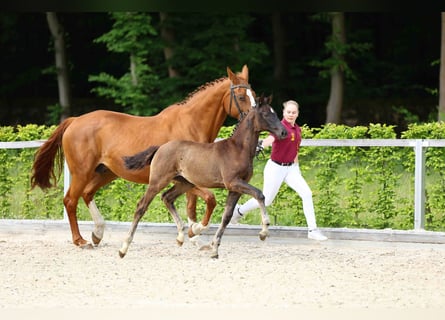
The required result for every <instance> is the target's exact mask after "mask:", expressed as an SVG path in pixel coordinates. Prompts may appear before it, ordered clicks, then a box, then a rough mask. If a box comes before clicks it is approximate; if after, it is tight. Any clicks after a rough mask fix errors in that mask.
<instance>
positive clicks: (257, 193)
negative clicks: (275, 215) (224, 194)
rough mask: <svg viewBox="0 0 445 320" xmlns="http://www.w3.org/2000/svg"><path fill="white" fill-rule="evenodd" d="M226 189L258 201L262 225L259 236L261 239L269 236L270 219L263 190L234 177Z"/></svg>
mask: <svg viewBox="0 0 445 320" xmlns="http://www.w3.org/2000/svg"><path fill="white" fill-rule="evenodd" d="M227 189H229V190H232V191H235V192H239V193H241V194H247V195H250V196H251V197H253V198H255V199H256V200H257V201H258V203H259V205H260V210H261V225H262V229H261V231H260V233H259V237H260V239H261V240H265V239H266V238H267V237H268V236H269V225H270V220H269V216H268V214H267V211H266V205H265V203H264V194H263V192H262V191H261V190H260V189H258V188H255V187H254V186H252V185H250V184H248V183H247V182H245V181H244V180H241V179H236V180H234V181H231V182H230V184H229V185H228V186H227Z"/></svg>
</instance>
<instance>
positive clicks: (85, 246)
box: [79, 243, 93, 249]
mask: <svg viewBox="0 0 445 320" xmlns="http://www.w3.org/2000/svg"><path fill="white" fill-rule="evenodd" d="M79 248H80V249H93V245H92V244H91V243H85V244H82V245H80V246H79Z"/></svg>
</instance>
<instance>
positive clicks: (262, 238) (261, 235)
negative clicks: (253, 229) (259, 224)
mask: <svg viewBox="0 0 445 320" xmlns="http://www.w3.org/2000/svg"><path fill="white" fill-rule="evenodd" d="M258 235H259V237H260V240H261V241H264V240H266V238H267V237H268V236H269V233H265V232H260V233H259V234H258Z"/></svg>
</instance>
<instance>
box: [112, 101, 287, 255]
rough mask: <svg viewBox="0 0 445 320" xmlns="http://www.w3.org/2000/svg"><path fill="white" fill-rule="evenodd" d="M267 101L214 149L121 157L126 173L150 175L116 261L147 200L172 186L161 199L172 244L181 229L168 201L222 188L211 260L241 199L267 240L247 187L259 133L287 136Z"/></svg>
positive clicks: (172, 148)
mask: <svg viewBox="0 0 445 320" xmlns="http://www.w3.org/2000/svg"><path fill="white" fill-rule="evenodd" d="M271 100H272V97H271V96H270V97H263V96H261V98H259V99H258V106H257V107H254V108H252V110H251V111H250V112H249V113H248V114H247V115H246V116H245V118H244V119H243V120H241V122H240V123H239V124H238V126H237V128H236V130H235V131H234V133H233V135H232V136H231V137H230V138H228V139H225V140H221V141H217V142H214V143H197V142H192V141H183V140H175V141H170V142H168V143H166V144H163V145H162V146H160V147H150V148H148V149H146V150H145V151H143V152H140V153H138V154H136V155H134V156H132V157H125V158H124V160H125V165H126V167H127V168H128V169H133V170H139V169H141V168H143V167H144V166H146V165H150V168H151V174H150V180H149V184H148V189H147V191H146V192H145V194H144V196H143V197H142V199H141V200H140V201H139V203H138V205H137V209H136V212H135V215H134V220H133V223H132V225H131V228H130V230H129V233H128V236H127V238H126V239H125V240H124V242H123V244H122V247H121V249H120V250H119V255H120V256H121V257H124V256H125V254H126V253H127V251H128V247H129V245H130V243H131V241H132V240H133V236H134V234H135V231H136V228H137V225H138V223H139V220H140V219H141V218H142V216H143V215H144V214H145V211H146V210H147V208H148V206H149V205H150V203H151V201H152V200H153V198H154V197H155V196H156V195H157V194H158V193H159V192H161V191H162V190H163V189H164V188H165V187H166V186H167V185H168V184H169V183H170V182H172V181H173V182H174V186H173V187H171V188H170V189H169V190H167V191H166V192H165V193H164V194H163V195H162V199H163V201H164V203H165V205H166V206H167V208H168V210H169V211H170V213H171V214H172V216H173V218H174V220H175V222H176V225H177V227H178V237H177V241H178V243H179V244H182V242H183V241H184V234H183V229H184V225H183V222H182V220H181V218H180V217H179V214H178V212H177V211H176V208H175V206H174V201H175V200H176V198H178V197H179V196H180V195H181V194H184V193H185V192H187V191H188V190H190V189H191V188H194V187H195V186H199V187H205V188H225V189H227V190H228V191H229V193H228V196H227V200H226V206H225V209H224V214H223V217H222V221H221V224H220V226H219V228H218V230H217V232H216V234H215V236H214V238H213V241H212V243H211V248H212V253H211V257H212V258H217V257H218V247H219V245H220V243H221V237H222V235H223V233H224V230H225V228H226V226H227V224H228V223H229V221H230V219H231V217H232V213H233V208H234V207H235V204H236V203H237V202H238V199H239V198H240V197H241V195H242V194H248V195H250V196H252V197H253V198H255V199H257V200H258V202H259V203H260V207H261V215H262V230H261V232H260V234H259V236H260V239H261V240H264V239H266V237H267V236H268V235H269V230H268V226H269V217H268V215H267V212H266V207H265V205H264V195H263V193H262V192H261V190H259V189H257V188H255V187H253V186H251V185H250V184H248V182H249V181H250V179H251V177H252V174H253V159H254V156H255V151H256V147H257V144H258V139H259V135H260V132H261V131H269V132H270V133H272V134H274V135H275V136H277V137H278V138H284V137H286V135H287V131H286V129H285V128H284V126H283V125H282V124H281V121H280V120H279V119H278V116H277V114H276V113H275V112H274V110H273V109H272V107H271V106H270V102H271Z"/></svg>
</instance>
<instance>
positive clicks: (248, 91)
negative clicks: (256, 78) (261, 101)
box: [246, 89, 256, 107]
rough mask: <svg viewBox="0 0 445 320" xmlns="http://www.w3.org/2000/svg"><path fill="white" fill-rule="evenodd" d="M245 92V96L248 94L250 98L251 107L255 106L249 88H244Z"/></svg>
mask: <svg viewBox="0 0 445 320" xmlns="http://www.w3.org/2000/svg"><path fill="white" fill-rule="evenodd" d="M246 94H247V96H248V97H249V99H250V105H251V106H252V107H255V106H256V102H255V99H254V98H253V95H252V91H250V89H247V90H246Z"/></svg>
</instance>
